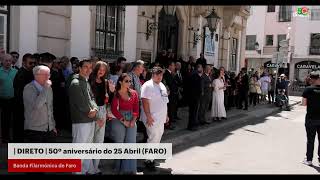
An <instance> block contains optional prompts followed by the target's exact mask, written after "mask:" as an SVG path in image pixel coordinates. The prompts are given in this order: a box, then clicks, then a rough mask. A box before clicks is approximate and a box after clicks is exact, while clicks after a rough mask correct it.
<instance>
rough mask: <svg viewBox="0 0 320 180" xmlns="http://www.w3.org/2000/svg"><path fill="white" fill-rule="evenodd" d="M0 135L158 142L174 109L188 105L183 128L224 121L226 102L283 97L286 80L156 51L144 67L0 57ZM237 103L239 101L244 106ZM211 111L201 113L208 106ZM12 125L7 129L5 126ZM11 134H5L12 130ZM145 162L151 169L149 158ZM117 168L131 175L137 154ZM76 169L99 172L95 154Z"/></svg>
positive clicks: (170, 122) (39, 139) (46, 56)
mask: <svg viewBox="0 0 320 180" xmlns="http://www.w3.org/2000/svg"><path fill="white" fill-rule="evenodd" d="M0 58H1V65H0V109H1V140H2V142H3V143H8V142H29V143H45V142H58V141H59V140H58V139H57V137H59V133H60V132H61V130H66V131H69V132H72V142H73V143H103V142H105V137H106V136H107V137H108V138H109V139H110V140H112V142H115V143H136V142H137V132H142V133H143V137H144V138H143V140H142V142H144V143H160V141H161V138H162V135H163V132H164V130H165V129H170V130H173V129H175V123H176V122H177V121H178V120H181V118H180V117H179V116H178V112H179V108H181V107H184V106H188V107H189V119H188V126H187V129H188V130H191V131H196V130H197V129H198V128H199V126H201V125H205V124H210V123H212V122H216V121H217V122H221V121H223V120H226V118H227V114H226V111H228V110H230V109H231V108H233V107H236V108H238V109H243V110H248V106H249V105H253V106H255V105H257V104H258V103H267V96H268V101H269V103H273V102H274V99H275V98H274V97H273V91H274V88H277V89H278V90H279V92H281V93H283V94H284V96H286V97H287V94H285V93H287V88H288V83H287V82H288V81H287V80H285V79H284V78H285V77H284V76H283V75H281V78H280V80H279V82H278V83H277V87H275V86H274V81H275V79H274V78H273V76H272V75H268V74H267V73H264V74H262V76H261V77H260V76H259V75H258V74H257V73H255V74H250V73H247V69H246V68H242V69H241V72H240V73H239V74H238V75H237V76H236V75H235V73H231V72H226V71H225V69H224V68H223V67H220V68H219V69H216V68H215V67H214V66H213V65H212V64H208V63H207V60H206V59H205V58H204V54H203V53H201V54H200V58H198V59H195V58H194V57H193V56H190V57H189V60H188V61H185V60H183V59H182V58H178V59H177V58H176V56H175V54H174V53H172V52H171V51H168V53H167V51H162V52H161V54H159V56H158V57H157V58H156V61H155V63H152V64H150V65H149V66H147V65H146V63H145V62H144V61H142V60H137V61H135V62H133V63H126V58H124V57H119V58H118V59H117V61H116V62H115V63H107V61H106V60H104V59H101V58H96V57H95V58H90V59H81V60H79V59H78V58H77V57H71V58H70V59H69V58H68V57H65V56H64V57H61V58H58V57H56V56H54V55H53V54H51V53H48V52H47V53H42V54H37V53H36V54H29V53H27V54H25V55H23V57H22V67H21V68H19V67H18V66H17V65H16V64H17V61H18V59H19V53H17V52H11V53H10V54H4V53H2V54H1V55H0ZM243 105H244V106H243ZM209 111H210V112H211V113H207V112H209ZM10 129H12V133H11V132H10ZM11 134H12V135H11ZM145 164H146V167H147V168H149V169H154V168H155V163H154V160H152V159H150V160H146V161H145ZM114 170H115V171H116V172H122V173H133V174H134V173H136V171H137V161H136V160H117V161H116V163H115V165H114ZM81 173H82V174H99V173H101V171H100V170H99V160H83V161H82V171H81Z"/></svg>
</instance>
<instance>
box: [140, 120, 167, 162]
mask: <svg viewBox="0 0 320 180" xmlns="http://www.w3.org/2000/svg"><path fill="white" fill-rule="evenodd" d="M144 125H145V126H146V130H147V134H148V140H147V143H160V141H161V138H162V135H163V132H164V124H163V123H155V124H153V126H151V127H149V126H148V125H147V124H146V123H145V124H144ZM148 160H149V161H153V160H154V159H147V161H148Z"/></svg>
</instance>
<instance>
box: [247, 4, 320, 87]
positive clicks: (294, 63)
mask: <svg viewBox="0 0 320 180" xmlns="http://www.w3.org/2000/svg"><path fill="white" fill-rule="evenodd" d="M302 11H303V12H302ZM287 34H288V35H287ZM287 37H288V38H289V51H290V52H291V53H290V54H291V55H290V54H289V62H288V63H287V64H283V65H281V66H280V69H279V73H281V74H282V73H284V74H286V75H287V76H289V79H290V80H294V79H297V80H298V81H300V82H302V81H304V78H305V77H306V75H307V74H308V73H309V72H310V71H311V70H312V69H316V68H320V6H251V16H250V17H249V19H248V26H247V38H246V53H245V54H246V63H247V67H248V68H249V69H253V70H255V71H260V73H261V72H263V71H264V70H267V71H269V72H272V73H274V72H275V69H276V68H275V67H276V65H275V64H273V63H272V61H271V59H272V56H273V54H275V53H276V52H278V51H279V42H280V41H281V40H285V39H287ZM257 45H259V48H258V49H257Z"/></svg>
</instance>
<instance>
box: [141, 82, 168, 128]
mask: <svg viewBox="0 0 320 180" xmlns="http://www.w3.org/2000/svg"><path fill="white" fill-rule="evenodd" d="M141 98H146V99H148V100H149V107H150V114H151V117H152V118H153V119H154V121H155V122H154V123H155V124H156V123H163V124H164V123H165V122H166V119H167V103H168V102H169V99H168V93H167V88H166V87H165V85H164V84H163V83H162V82H160V84H157V83H155V82H153V80H152V79H151V80H149V81H147V82H145V83H144V84H143V85H142V87H141ZM141 120H142V122H144V123H146V122H147V117H146V115H145V114H144V113H142V114H141Z"/></svg>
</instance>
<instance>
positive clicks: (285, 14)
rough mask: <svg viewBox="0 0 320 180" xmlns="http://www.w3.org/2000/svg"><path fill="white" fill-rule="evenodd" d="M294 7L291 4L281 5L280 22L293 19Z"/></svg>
mask: <svg viewBox="0 0 320 180" xmlns="http://www.w3.org/2000/svg"><path fill="white" fill-rule="evenodd" d="M291 14H292V7H291V6H280V7H279V22H289V21H291Z"/></svg>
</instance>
